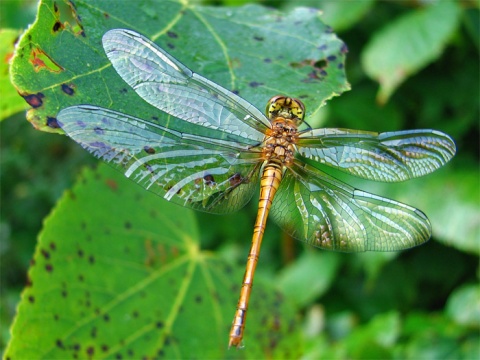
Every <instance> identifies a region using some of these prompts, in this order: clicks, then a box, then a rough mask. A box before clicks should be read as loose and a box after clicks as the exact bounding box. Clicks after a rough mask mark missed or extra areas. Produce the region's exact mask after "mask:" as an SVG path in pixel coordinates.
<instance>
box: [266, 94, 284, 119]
mask: <svg viewBox="0 0 480 360" xmlns="http://www.w3.org/2000/svg"><path fill="white" fill-rule="evenodd" d="M284 102H285V96H283V95H275V96H274V97H272V98H271V99H270V100H268V103H267V107H266V109H265V114H266V115H267V118H269V119H271V118H272V115H273V113H274V112H275V111H279V110H280V109H281V108H282V106H283V103H284Z"/></svg>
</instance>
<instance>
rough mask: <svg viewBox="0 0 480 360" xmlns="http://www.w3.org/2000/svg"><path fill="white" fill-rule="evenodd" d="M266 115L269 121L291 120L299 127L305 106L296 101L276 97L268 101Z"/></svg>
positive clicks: (289, 98) (279, 96)
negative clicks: (280, 118)
mask: <svg viewBox="0 0 480 360" xmlns="http://www.w3.org/2000/svg"><path fill="white" fill-rule="evenodd" d="M266 114H267V117H268V119H269V120H270V121H272V120H275V119H276V118H277V117H282V118H285V119H290V120H293V121H295V122H296V123H297V125H299V124H300V123H301V122H302V121H303V118H304V116H305V105H303V103H302V102H301V101H300V100H298V99H294V98H291V97H288V96H283V95H277V96H274V97H272V98H271V99H270V100H269V101H268V103H267V109H266Z"/></svg>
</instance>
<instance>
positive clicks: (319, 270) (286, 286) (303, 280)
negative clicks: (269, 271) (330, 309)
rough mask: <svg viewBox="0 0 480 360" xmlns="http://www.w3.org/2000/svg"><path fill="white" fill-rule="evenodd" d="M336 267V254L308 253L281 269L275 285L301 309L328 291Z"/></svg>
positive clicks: (335, 272) (337, 260) (337, 263)
mask: <svg viewBox="0 0 480 360" xmlns="http://www.w3.org/2000/svg"><path fill="white" fill-rule="evenodd" d="M338 266H339V258H338V254H335V253H333V252H323V251H322V252H320V251H315V250H314V251H308V252H306V253H305V254H304V255H303V256H302V257H300V258H299V259H298V260H296V261H295V262H294V263H292V264H291V265H290V266H288V267H286V268H284V269H282V271H281V272H280V274H279V276H278V280H277V281H276V283H277V286H278V287H279V288H280V289H281V290H282V292H283V293H284V294H285V295H286V296H287V297H288V298H290V299H291V301H293V302H295V303H296V304H297V305H298V306H299V307H302V306H305V305H308V304H309V303H311V302H312V301H313V300H314V299H316V298H317V297H319V296H321V295H323V294H324V293H325V292H326V291H327V290H328V288H329V287H330V285H331V283H332V281H333V280H334V279H335V276H336V274H337V270H338Z"/></svg>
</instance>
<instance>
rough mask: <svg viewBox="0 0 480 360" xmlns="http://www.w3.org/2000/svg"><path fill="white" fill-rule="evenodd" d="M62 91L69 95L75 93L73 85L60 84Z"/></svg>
mask: <svg viewBox="0 0 480 360" xmlns="http://www.w3.org/2000/svg"><path fill="white" fill-rule="evenodd" d="M62 91H63V92H64V93H65V94H67V95H70V96H72V95H73V94H75V89H74V87H73V85H68V84H62Z"/></svg>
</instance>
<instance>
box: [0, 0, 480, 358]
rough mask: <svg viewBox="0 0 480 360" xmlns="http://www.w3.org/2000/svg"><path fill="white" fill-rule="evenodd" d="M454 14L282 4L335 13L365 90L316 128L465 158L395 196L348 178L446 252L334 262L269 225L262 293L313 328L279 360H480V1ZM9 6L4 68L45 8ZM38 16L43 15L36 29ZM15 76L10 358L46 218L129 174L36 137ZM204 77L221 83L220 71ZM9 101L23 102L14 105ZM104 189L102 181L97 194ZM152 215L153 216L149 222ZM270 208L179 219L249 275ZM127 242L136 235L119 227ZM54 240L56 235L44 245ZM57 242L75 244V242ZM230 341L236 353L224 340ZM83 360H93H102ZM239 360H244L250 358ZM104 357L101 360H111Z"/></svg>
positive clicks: (6, 197) (7, 176)
mask: <svg viewBox="0 0 480 360" xmlns="http://www.w3.org/2000/svg"><path fill="white" fill-rule="evenodd" d="M441 3H444V5H443V12H442V9H440V10H438V9H435V10H432V8H430V7H428V6H426V5H423V4H422V3H420V2H419V3H417V2H406V1H385V2H383V1H358V2H350V1H348V2H346V1H345V2H343V1H340V2H333V1H322V2H320V1H319V2H315V3H313V2H307V1H305V2H304V3H302V2H298V1H291V2H289V1H277V2H269V3H268V5H269V6H276V7H278V8H280V9H284V10H285V11H286V9H287V8H291V7H294V6H300V5H307V6H313V5H315V6H318V7H319V8H321V9H323V10H324V21H325V22H326V23H327V24H329V25H330V26H332V28H333V29H334V31H335V32H336V33H337V34H338V36H339V37H340V38H341V39H342V40H343V41H344V42H345V43H346V44H347V45H348V48H349V53H348V55H347V71H346V72H347V77H348V80H349V82H350V83H351V85H352V90H351V91H350V92H347V93H344V94H343V95H342V96H340V97H338V98H335V99H333V100H330V101H329V102H328V105H327V106H326V107H323V108H322V109H321V110H320V111H319V112H318V113H317V114H316V119H315V120H312V121H315V122H316V123H315V125H317V126H322V127H345V128H354V129H363V130H373V131H390V130H401V129H414V128H434V129H437V130H441V131H444V132H446V133H448V134H450V135H451V136H452V137H453V138H454V139H455V141H456V143H457V148H458V151H457V155H456V157H455V158H454V160H453V161H452V162H451V163H450V164H449V165H447V166H446V167H445V168H444V169H441V170H439V171H437V172H435V173H434V174H432V175H429V176H427V177H424V178H420V179H417V180H415V181H409V182H406V183H402V184H389V185H385V184H376V183H368V182H363V181H358V180H356V179H352V178H348V179H347V178H343V180H346V181H347V182H348V183H350V184H352V185H355V186H356V187H359V188H362V189H365V190H367V191H371V192H373V193H375V194H379V195H383V196H388V197H392V198H394V199H396V200H400V201H402V202H406V203H408V204H410V205H413V206H415V207H418V208H420V209H422V210H423V211H424V212H425V213H426V214H427V215H428V216H429V217H430V219H431V221H432V224H433V228H434V236H433V239H432V240H431V241H430V242H429V243H427V244H426V245H424V246H422V247H419V248H416V249H413V250H410V251H407V252H404V253H401V254H390V253H389V254H384V253H366V254H354V255H349V254H336V253H327V252H321V251H319V250H316V249H311V248H308V247H304V246H303V245H302V244H300V243H298V242H292V241H291V240H290V239H288V238H286V236H285V235H284V234H282V233H281V231H280V230H279V229H278V228H276V227H275V225H274V224H273V223H270V224H269V227H268V229H267V233H266V238H265V241H264V246H263V249H262V255H261V259H260V265H259V269H258V271H259V279H260V280H259V281H258V283H256V287H255V290H254V293H255V291H260V289H261V288H262V287H265V289H266V290H265V291H266V292H267V293H268V292H269V291H271V290H270V286H269V284H270V285H271V286H272V287H275V288H276V289H277V290H278V291H280V293H282V294H283V297H284V299H285V303H287V304H285V305H282V306H285V308H282V309H284V310H283V311H284V312H285V314H283V316H284V317H285V318H296V319H297V320H298V322H299V324H297V325H296V326H295V327H294V328H292V330H291V331H292V332H294V333H295V335H296V336H294V337H292V336H287V335H285V336H286V337H285V338H284V339H283V342H284V343H287V342H288V343H289V344H290V345H292V344H297V342H299V343H301V345H298V346H297V351H298V352H297V353H292V352H288V351H290V349H288V346H283V347H281V348H282V349H281V351H282V352H281V353H279V354H277V355H278V356H277V357H287V355H286V354H290V355H291V356H292V357H299V356H300V354H302V355H303V357H305V358H312V359H314V358H319V357H322V358H346V357H348V358H394V357H396V358H426V357H430V358H465V359H469V358H474V357H475V356H476V355H478V353H479V351H480V345H479V328H480V326H479V324H480V290H479V287H478V255H479V250H480V249H479V241H480V239H479V219H480V204H479V201H480V194H479V191H480V190H479V189H480V182H479V166H478V165H479V140H478V139H479V118H478V114H479V101H478V99H479V95H480V94H479V80H478V79H479V62H478V59H479V56H478V52H479V30H478V29H479V10H478V7H477V5H476V3H475V2H468V1H462V2H448V1H441ZM445 4H446V5H445ZM215 5H218V6H226V5H229V6H230V5H240V2H239V1H227V0H226V1H225V2H223V3H222V2H216V3H215ZM0 6H1V8H0V14H15V15H19V16H18V17H17V16H13V15H9V16H2V18H1V21H2V23H1V24H0V29H2V32H0V43H1V44H2V49H1V50H2V51H3V54H5V56H2V58H3V59H5V58H6V56H7V55H8V54H9V53H11V51H13V47H12V44H13V39H14V38H15V37H16V36H18V31H17V32H15V31H6V30H4V29H6V28H13V29H21V28H26V24H27V23H29V22H32V21H33V16H34V14H35V6H36V5H35V3H34V2H33V3H32V2H20V1H18V2H16V1H10V2H1V3H0ZM26 9H27V10H26ZM28 9H29V10H28ZM145 9H147V7H145ZM28 13H30V14H32V17H30V18H25V17H24V16H25V14H28ZM20 15H21V17H20ZM378 64H383V65H385V66H380V65H378ZM188 65H190V66H192V65H191V64H188ZM192 67H193V66H192ZM2 69H4V71H2V74H0V76H1V78H0V86H1V88H0V92H1V94H2V96H1V98H2V100H1V101H2V102H1V103H0V110H1V111H2V113H1V120H2V122H1V124H0V136H1V159H0V161H1V223H0V236H1V244H0V245H1V246H0V251H1V253H0V255H1V305H2V306H1V308H2V313H1V329H0V330H1V333H0V335H1V339H0V341H1V347H2V349H3V348H5V346H6V344H7V342H8V341H9V338H10V334H9V328H10V326H11V324H12V319H13V316H14V314H15V309H16V306H17V304H18V302H19V300H20V292H21V291H22V289H23V288H24V287H25V284H26V278H27V277H26V271H27V268H28V267H29V263H30V262H31V259H32V258H33V256H34V255H33V254H34V253H35V254H36V255H35V260H36V261H37V264H38V261H39V260H40V259H43V260H45V255H44V254H43V255H42V251H41V250H42V249H43V250H45V248H44V247H42V246H43V245H45V243H43V245H41V246H38V247H37V249H36V250H35V247H36V241H37V236H38V234H39V233H40V231H41V230H42V227H43V226H45V227H46V228H48V225H49V224H50V225H51V223H52V221H53V220H50V222H49V223H45V225H43V224H42V221H43V220H42V219H44V218H46V216H47V215H48V214H49V213H51V214H57V215H58V212H59V209H62V206H66V205H65V204H68V194H70V193H67V195H63V196H62V193H64V191H65V190H66V189H70V188H72V187H73V184H74V183H75V179H78V178H79V173H82V174H83V175H82V179H83V180H78V181H77V184H76V185H75V188H74V190H73V193H74V194H77V193H79V192H80V193H81V189H82V181H83V183H85V182H86V180H85V179H91V180H90V181H95V179H97V180H98V178H100V179H101V178H102V176H107V178H108V179H110V178H112V179H115V180H114V181H115V184H116V183H121V182H122V180H123V179H121V174H120V176H119V178H115V176H116V175H114V174H108V175H104V173H103V171H105V170H100V172H99V173H98V174H97V175H95V176H92V175H91V174H90V172H88V171H87V172H85V171H83V172H82V170H81V169H82V168H83V167H85V166H87V165H89V164H90V165H91V164H94V163H95V161H94V159H92V158H91V157H90V156H89V155H88V154H87V153H86V152H84V151H83V150H82V149H80V148H79V147H78V146H76V145H75V144H74V143H73V142H72V141H70V140H69V139H67V138H66V137H61V136H58V135H54V134H46V133H42V132H38V131H36V130H34V129H32V127H31V125H30V124H29V123H28V122H27V121H25V114H24V112H23V111H22V112H19V111H20V109H21V108H24V109H25V108H27V107H26V106H25V103H24V102H23V100H22V98H21V97H19V96H12V94H14V92H15V90H14V89H13V88H12V87H11V86H10V85H8V84H7V68H6V67H4V68H2ZM194 70H195V68H194ZM204 75H206V76H207V77H208V74H207V73H204ZM372 79H373V80H372ZM3 95H9V96H10V97H9V98H8V99H16V100H5V99H6V97H5V96H3ZM18 100H20V101H18ZM380 104H381V105H380ZM11 114H15V115H11ZM335 175H337V174H335ZM92 178H93V179H92ZM89 184H90V183H89V182H88V181H87V184H83V185H84V186H88V185H89ZM125 186H128V185H125ZM134 188H135V185H133V184H131V189H132V190H131V191H132V192H134V191H136V190H138V189H134ZM122 189H123V188H122ZM139 190H140V191H141V189H139ZM122 191H126V190H122ZM124 196H125V195H124ZM61 198H62V200H61V201H60V203H58V204H57V201H58V200H59V199H61ZM137 200H138V199H137V198H135V201H137ZM104 201H107V200H104ZM125 201H127V200H125ZM150 201H152V204H151V205H148V206H152V208H155V206H156V205H155V202H158V207H159V208H160V209H163V208H162V206H163V204H162V202H163V201H162V200H161V199H157V198H155V197H153V200H150ZM55 204H57V205H55ZM146 206H147V205H145V204H143V203H142V205H141V208H142V209H144V208H145V207H146ZM54 207H55V210H52V209H54ZM255 210H256V206H255V201H252V202H251V203H250V204H249V205H248V206H247V208H246V209H245V210H243V211H242V212H240V213H238V214H234V215H230V216H222V217H215V216H210V215H207V214H199V213H195V214H193V216H192V214H190V215H179V216H182V218H183V216H185V217H187V216H192V217H191V220H189V221H190V222H191V225H190V226H191V228H192V229H193V230H192V231H194V229H196V228H197V226H198V233H197V235H192V236H193V237H196V238H198V241H199V242H200V244H201V245H200V246H201V249H202V250H203V251H208V252H209V253H212V254H214V255H215V256H216V257H217V259H218V261H220V262H222V261H223V262H227V263H229V264H231V265H232V267H233V268H234V269H236V270H235V271H234V273H236V272H238V269H241V268H242V266H243V264H244V262H245V256H246V254H247V252H248V247H249V242H250V237H251V231H252V229H251V228H252V223H253V219H254V216H255V215H254V213H255ZM92 211H93V210H92ZM165 211H169V212H168V213H170V211H174V210H165ZM179 211H181V210H179ZM60 214H61V211H60ZM74 220H75V219H74ZM62 221H67V220H62ZM62 221H60V222H59V224H61V223H62ZM232 224H235V225H234V226H232ZM110 225H111V226H113V224H110ZM56 231H57V232H54V236H55V234H57V235H56V236H58V237H60V234H62V232H61V231H60V230H58V229H57V230H56ZM116 231H117V233H118V234H120V235H121V234H122V231H121V229H120V228H118V230H116ZM46 236H47V235H46V234H45V233H43V234H42V237H43V238H42V237H41V238H40V242H42V239H45V238H46ZM132 241H133V240H132ZM58 242H59V243H60V244H61V238H59V240H58ZM47 244H48V243H47ZM58 246H59V245H57V247H58ZM111 246H112V247H114V246H115V244H114V243H112V244H111ZM202 254H203V252H202ZM202 256H206V253H205V254H204V255H202ZM192 258H193V257H192ZM172 261H173V260H172ZM42 264H43V263H42ZM75 264H77V265H78V263H76V262H74V263H73V265H72V266H74V265H75ZM44 265H45V264H44ZM36 268H37V269H38V268H39V267H38V266H37V267H36ZM32 269H33V270H31V271H32V272H31V273H30V275H32V274H35V268H32ZM103 271H104V270H102V274H104V272H103ZM240 273H241V270H240ZM105 276H106V275H105ZM189 276H193V275H188V276H185V274H183V273H179V274H178V278H179V279H182V278H184V279H185V278H188V277H189ZM44 281H46V282H48V281H52V280H44ZM58 281H59V282H60V280H58ZM240 281H241V275H236V276H234V275H232V279H231V283H232V284H239V283H240ZM273 285H274V286H273ZM112 286H113V285H112ZM199 286H201V285H199ZM200 289H201V288H200ZM60 290H61V289H60ZM29 291H31V290H29V289H28V287H27V289H26V290H25V292H24V295H23V298H24V300H25V299H28V296H29ZM149 291H153V290H149ZM223 291H224V292H225V294H224V296H225V298H229V297H233V299H234V298H235V297H236V296H237V290H234V291H233V290H232V289H230V288H229V287H228V286H226V287H225V289H224V290H223ZM230 293H231V294H230ZM205 296H206V295H205ZM266 299H268V297H266ZM79 301H80V300H79ZM273 303H275V301H273ZM267 304H268V302H267ZM183 306H184V307H186V308H187V312H188V311H192V312H193V311H194V310H193V309H195V306H197V305H196V304H194V303H189V302H185V303H184V304H183ZM272 306H273V305H272ZM222 309H223V310H222V311H223V312H225V313H226V314H227V315H225V316H226V318H227V321H230V319H229V318H228V314H229V313H231V314H232V315H233V306H232V304H231V303H228V304H225V305H224V306H222ZM268 311H269V310H268V308H265V309H262V308H261V306H260V307H259V308H258V309H257V310H255V309H252V310H251V312H250V315H249V316H250V318H249V322H251V324H252V329H255V325H254V323H255V321H254V320H253V318H254V317H255V312H256V314H257V316H258V315H259V314H265V313H268ZM271 311H274V310H271ZM201 313H202V314H203V313H204V310H202V311H201ZM192 316H194V315H192ZM219 316H220V315H219ZM222 316H223V315H222ZM220 317H221V316H220ZM27 319H28V318H27ZM19 321H20V320H19ZM199 321H200V320H199ZM202 321H205V322H207V321H208V320H202ZM26 324H27V325H28V324H29V323H28V321H27V322H26ZM180 324H181V325H182V327H181V328H183V329H187V328H188V329H189V331H192V334H195V327H194V326H193V325H192V324H190V325H188V326H187V320H183V322H182V321H180ZM27 325H26V326H27ZM204 326H205V325H204V324H200V325H199V327H200V328H204ZM248 326H250V323H249V325H248ZM192 327H193V329H190V328H192ZM53 328H54V329H57V330H58V327H53ZM260 329H261V327H260ZM185 331H186V330H185ZM247 332H248V330H247ZM252 332H255V333H256V330H252ZM226 335H227V331H225V337H226ZM298 337H300V340H299V338H298ZM219 339H220V340H218V341H220V342H221V341H222V337H221V336H220V337H219ZM259 342H260V341H259ZM225 343H226V340H225ZM253 343H254V341H253V340H251V341H250V343H247V351H249V350H248V347H250V348H253V350H250V351H252V353H253V354H256V355H257V356H260V355H259V354H261V356H263V357H269V356H270V357H271V356H272V354H268V352H266V350H265V349H266V347H262V346H260V345H259V346H256V345H252V344H253ZM220 345H222V346H223V345H224V343H220ZM222 346H219V348H218V349H217V350H215V352H212V353H209V356H210V357H219V358H222V357H225V356H227V355H225V347H226V346H225V347H222ZM208 347H209V349H208V350H209V351H213V350H211V349H212V347H211V346H208ZM189 349H195V344H190V345H189ZM121 350H122V348H121V347H120V349H119V351H121ZM123 350H125V349H123ZM192 351H193V350H192ZM81 354H82V355H81V356H82V357H88V352H82V353H81ZM113 354H114V352H112V353H105V354H104V355H103V356H114V355H113ZM178 354H179V353H177V355H178ZM182 354H183V355H185V354H186V353H185V352H184V353H182ZM205 354H206V353H205ZM228 354H229V355H228V356H230V357H235V356H248V354H249V353H248V352H246V353H243V355H242V353H241V352H240V355H239V354H238V353H233V355H232V351H230V352H229V353H228ZM96 355H97V356H100V357H101V355H100V354H99V353H96Z"/></svg>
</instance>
